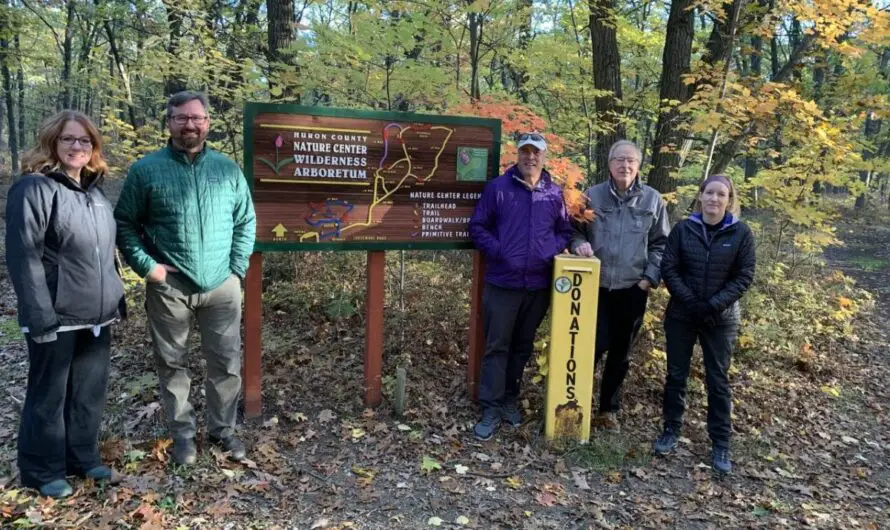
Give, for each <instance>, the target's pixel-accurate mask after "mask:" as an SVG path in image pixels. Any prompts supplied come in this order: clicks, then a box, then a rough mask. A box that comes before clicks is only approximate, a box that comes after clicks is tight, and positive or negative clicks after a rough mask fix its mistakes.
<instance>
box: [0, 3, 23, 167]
mask: <svg viewBox="0 0 890 530" xmlns="http://www.w3.org/2000/svg"><path fill="white" fill-rule="evenodd" d="M4 3H5V4H8V2H4ZM4 7H5V6H4ZM0 27H3V28H9V27H13V25H12V24H10V20H9V11H8V10H6V9H0ZM10 62H12V54H11V53H10V49H9V40H8V39H7V38H6V35H5V32H0V77H2V78H3V95H4V103H6V128H7V130H8V131H9V135H8V139H9V155H10V163H9V167H10V170H11V172H12V174H13V175H15V174H17V173H18V172H19V145H18V133H17V132H16V129H17V127H16V121H15V106H14V104H13V97H12V75H11V73H10V71H9V64H10ZM21 111H22V109H19V112H21Z"/></svg>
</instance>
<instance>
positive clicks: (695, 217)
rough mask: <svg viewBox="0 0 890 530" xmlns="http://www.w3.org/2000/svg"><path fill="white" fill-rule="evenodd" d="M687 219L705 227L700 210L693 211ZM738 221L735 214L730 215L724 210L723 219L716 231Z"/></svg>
mask: <svg viewBox="0 0 890 530" xmlns="http://www.w3.org/2000/svg"><path fill="white" fill-rule="evenodd" d="M689 220H690V221H692V222H693V223H696V224H699V225H701V226H702V227H703V228H704V227H705V221H704V219H702V213H701V212H695V213H694V214H692V215H690V216H689ZM738 222H739V219H738V218H737V217H736V216H734V215H732V214H731V213H729V212H726V214H725V215H724V216H723V221H722V222H721V223H720V228H719V229H718V231H719V230H726V229H727V228H729V227H730V226H732V225H734V224H736V223H738Z"/></svg>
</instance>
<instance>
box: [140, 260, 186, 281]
mask: <svg viewBox="0 0 890 530" xmlns="http://www.w3.org/2000/svg"><path fill="white" fill-rule="evenodd" d="M169 272H179V269H177V268H176V267H171V266H170V265H164V264H163V263H158V264H157V265H155V268H154V269H152V270H151V272H149V273H148V274H147V275H146V276H145V279H146V280H147V281H150V282H155V283H161V282H165V281H167V273H169Z"/></svg>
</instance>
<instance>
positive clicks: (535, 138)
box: [519, 133, 544, 142]
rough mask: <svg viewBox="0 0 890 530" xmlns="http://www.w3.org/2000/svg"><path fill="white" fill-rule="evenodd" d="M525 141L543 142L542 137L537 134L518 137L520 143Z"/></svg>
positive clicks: (525, 134)
mask: <svg viewBox="0 0 890 530" xmlns="http://www.w3.org/2000/svg"><path fill="white" fill-rule="evenodd" d="M526 140H531V141H533V142H543V141H544V137H543V136H541V135H540V134H538V133H523V134H520V135H519V141H520V142H524V141H526Z"/></svg>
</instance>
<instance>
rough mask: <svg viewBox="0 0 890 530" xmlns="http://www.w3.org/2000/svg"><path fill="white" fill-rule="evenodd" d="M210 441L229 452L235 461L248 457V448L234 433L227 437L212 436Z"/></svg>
mask: <svg viewBox="0 0 890 530" xmlns="http://www.w3.org/2000/svg"><path fill="white" fill-rule="evenodd" d="M210 443H211V444H213V445H215V446H217V447H219V448H220V449H222V450H223V451H224V452H226V453H229V458H231V459H232V460H234V461H235V462H240V461H242V460H244V459H245V458H247V449H245V448H244V443H242V442H241V440H239V439H238V438H235V435H234V434H233V435H231V436H229V437H227V438H214V437H213V436H211V437H210Z"/></svg>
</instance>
